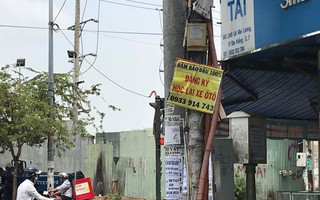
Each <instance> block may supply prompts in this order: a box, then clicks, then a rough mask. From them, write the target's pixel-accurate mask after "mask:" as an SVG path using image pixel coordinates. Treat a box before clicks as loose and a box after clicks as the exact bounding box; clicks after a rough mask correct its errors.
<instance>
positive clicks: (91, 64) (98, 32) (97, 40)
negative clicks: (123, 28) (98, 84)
mask: <svg viewBox="0 0 320 200" xmlns="http://www.w3.org/2000/svg"><path fill="white" fill-rule="evenodd" d="M100 8H101V4H100V1H99V3H98V25H97V39H96V52H95V54H96V56H95V58H94V60H93V62H92V63H89V64H90V66H89V67H88V68H87V69H86V70H85V71H84V72H82V73H81V74H79V76H81V75H83V74H85V73H86V72H88V71H89V70H90V69H91V67H92V66H93V65H94V63H95V62H96V60H97V58H98V50H99V35H100V31H99V30H100ZM84 59H85V58H84Z"/></svg>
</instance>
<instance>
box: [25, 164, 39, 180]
mask: <svg viewBox="0 0 320 200" xmlns="http://www.w3.org/2000/svg"><path fill="white" fill-rule="evenodd" d="M24 173H25V175H26V176H27V177H28V178H29V177H31V176H33V175H39V174H41V170H38V169H37V168H36V167H35V166H33V165H30V166H29V167H28V168H27V169H25V170H24Z"/></svg>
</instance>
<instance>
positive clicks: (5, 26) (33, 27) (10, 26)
mask: <svg viewBox="0 0 320 200" xmlns="http://www.w3.org/2000/svg"><path fill="white" fill-rule="evenodd" d="M0 27H3V28H22V29H40V30H48V28H47V27H39V26H19V25H7V24H0ZM58 29H59V30H64V31H70V30H68V29H65V28H58ZM82 31H83V32H94V33H97V30H82ZM99 33H114V34H128V35H162V33H152V32H134V31H101V30H99Z"/></svg>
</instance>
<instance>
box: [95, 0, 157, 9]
mask: <svg viewBox="0 0 320 200" xmlns="http://www.w3.org/2000/svg"><path fill="white" fill-rule="evenodd" d="M100 1H102V2H106V3H112V4H117V5H121V6H128V7H133V8H141V9H146V10H156V11H159V10H160V11H162V8H161V9H158V8H148V7H142V6H134V5H130V4H125V3H117V2H113V1H108V0H100Z"/></svg>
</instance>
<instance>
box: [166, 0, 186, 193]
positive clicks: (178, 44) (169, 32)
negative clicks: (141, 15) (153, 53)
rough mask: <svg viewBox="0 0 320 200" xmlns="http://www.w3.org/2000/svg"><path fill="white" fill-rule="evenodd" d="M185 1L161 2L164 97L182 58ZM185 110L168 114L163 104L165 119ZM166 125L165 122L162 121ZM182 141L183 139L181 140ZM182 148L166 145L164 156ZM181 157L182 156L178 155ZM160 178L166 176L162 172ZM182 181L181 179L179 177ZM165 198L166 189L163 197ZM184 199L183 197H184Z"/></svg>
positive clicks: (180, 109)
mask: <svg viewBox="0 0 320 200" xmlns="http://www.w3.org/2000/svg"><path fill="white" fill-rule="evenodd" d="M186 6H187V2H186V1H185V0H163V46H164V62H163V63H164V89H165V97H167V96H168V93H169V90H170V85H171V82H172V78H173V74H174V66H175V61H176V58H184V54H185V50H184V47H183V39H184V28H185V9H186ZM184 111H185V109H184V108H182V107H179V106H175V107H174V108H173V110H171V111H170V112H168V105H167V104H165V116H166V117H165V118H167V117H170V116H174V115H175V116H180V117H181V118H183V117H184ZM164 124H166V121H164ZM181 141H183V138H181ZM171 147H172V148H183V144H182V145H169V146H168V145H166V146H165V155H166V157H167V155H169V148H171ZM180 156H181V157H182V156H183V154H181V155H180ZM163 175H165V176H162V177H166V178H167V175H166V173H165V172H164V173H163ZM181 179H182V177H181ZM166 196H167V188H166V191H165V197H166ZM184 199H185V197H184Z"/></svg>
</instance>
